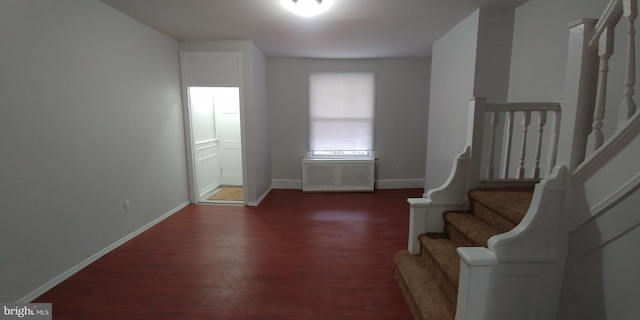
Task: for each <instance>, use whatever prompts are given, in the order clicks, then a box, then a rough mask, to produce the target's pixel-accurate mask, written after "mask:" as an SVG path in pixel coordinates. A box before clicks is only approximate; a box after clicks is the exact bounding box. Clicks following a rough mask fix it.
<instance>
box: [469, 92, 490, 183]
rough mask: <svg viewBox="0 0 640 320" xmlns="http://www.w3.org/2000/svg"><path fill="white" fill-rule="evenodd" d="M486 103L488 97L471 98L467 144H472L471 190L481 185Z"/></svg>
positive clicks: (470, 164)
mask: <svg viewBox="0 0 640 320" xmlns="http://www.w3.org/2000/svg"><path fill="white" fill-rule="evenodd" d="M486 103H487V98H480V97H475V98H472V99H470V100H469V115H468V118H467V123H468V125H467V145H470V146H471V161H470V163H469V180H468V189H469V190H472V189H476V188H478V186H479V185H480V168H481V165H482V163H481V162H482V148H483V145H482V144H483V141H482V140H483V137H484V116H485V104H486Z"/></svg>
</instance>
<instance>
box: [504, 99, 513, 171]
mask: <svg viewBox="0 0 640 320" xmlns="http://www.w3.org/2000/svg"><path fill="white" fill-rule="evenodd" d="M505 121H506V122H507V133H506V134H505V142H504V155H503V159H502V160H503V161H502V163H503V167H502V179H508V178H509V165H510V162H511V144H512V140H513V111H507V117H506V120H505Z"/></svg>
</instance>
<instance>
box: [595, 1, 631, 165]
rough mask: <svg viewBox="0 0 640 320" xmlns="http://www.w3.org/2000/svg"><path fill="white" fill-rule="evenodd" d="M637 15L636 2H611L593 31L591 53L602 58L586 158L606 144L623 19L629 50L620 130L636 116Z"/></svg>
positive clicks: (619, 110)
mask: <svg viewBox="0 0 640 320" xmlns="http://www.w3.org/2000/svg"><path fill="white" fill-rule="evenodd" d="M637 15H638V2H637V0H611V2H609V5H608V6H607V9H606V10H605V12H604V13H603V14H602V17H601V18H600V20H599V21H598V22H597V24H596V25H595V27H594V33H593V36H592V38H591V40H590V41H589V44H588V49H589V51H590V52H591V53H593V54H597V55H598V56H599V57H600V62H599V64H600V67H599V76H598V86H597V95H596V103H595V107H594V111H593V122H592V123H593V124H592V128H591V133H590V134H589V137H588V140H587V149H586V154H587V155H589V156H590V155H592V154H593V153H595V151H597V150H598V149H599V148H600V147H601V146H602V144H603V143H604V142H605V140H606V139H607V137H605V136H604V134H603V132H602V128H603V126H604V121H606V120H605V110H606V96H607V92H606V91H607V83H608V71H609V59H610V57H611V56H612V55H613V54H614V52H613V48H614V37H613V35H614V29H615V27H616V26H617V25H618V23H619V22H620V21H621V19H622V18H623V17H624V18H625V20H626V22H627V23H626V26H627V32H626V40H627V50H626V58H625V63H626V64H625V78H624V88H623V90H622V92H623V98H622V102H621V103H620V104H619V105H618V110H617V111H618V112H617V113H618V119H617V130H620V129H622V128H623V127H624V126H625V125H626V124H627V122H628V120H629V119H630V118H631V117H632V116H633V115H634V114H635V113H636V103H635V101H634V94H635V89H634V87H635V83H636V80H635V78H636V75H635V73H636V54H635V51H636V50H635V46H636V44H635V33H636V31H635V18H636V17H637Z"/></svg>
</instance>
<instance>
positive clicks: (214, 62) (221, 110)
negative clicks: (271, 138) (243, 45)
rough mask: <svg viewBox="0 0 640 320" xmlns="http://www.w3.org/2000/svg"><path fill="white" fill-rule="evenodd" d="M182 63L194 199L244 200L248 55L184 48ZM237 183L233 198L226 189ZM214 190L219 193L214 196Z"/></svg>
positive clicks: (206, 200) (190, 185)
mask: <svg viewBox="0 0 640 320" xmlns="http://www.w3.org/2000/svg"><path fill="white" fill-rule="evenodd" d="M180 67H181V73H182V83H183V106H184V114H185V131H186V132H185V133H186V142H187V145H186V147H187V166H188V167H187V170H188V177H189V199H190V201H191V202H192V203H212V202H213V203H237V204H244V202H245V201H244V199H245V196H246V192H245V190H244V189H245V188H246V187H247V183H246V179H247V176H245V175H244V174H243V172H242V171H243V169H244V165H243V163H244V161H246V160H245V159H244V156H245V155H244V154H243V151H242V150H244V145H243V142H242V134H241V133H242V113H243V108H244V107H243V100H244V99H243V88H242V54H241V53H240V52H188V51H181V52H180ZM231 187H233V188H232V189H234V190H235V192H233V195H232V196H233V198H228V195H226V194H227V193H228V192H225V193H220V192H221V190H223V189H224V188H226V189H231ZM220 188H223V189H220ZM227 191H228V190H227ZM214 193H215V194H217V195H218V196H216V197H213V200H211V198H212V195H213V194H214ZM238 194H239V195H238ZM220 196H224V197H220ZM238 199H240V200H238Z"/></svg>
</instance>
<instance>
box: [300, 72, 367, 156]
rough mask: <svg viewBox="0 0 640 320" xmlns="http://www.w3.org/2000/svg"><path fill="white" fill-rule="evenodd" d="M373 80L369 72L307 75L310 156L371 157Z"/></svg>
mask: <svg viewBox="0 0 640 320" xmlns="http://www.w3.org/2000/svg"><path fill="white" fill-rule="evenodd" d="M374 96H375V80H374V75H373V74H372V73H320V74H312V75H311V76H310V88H309V105H310V108H309V115H310V121H309V122H310V130H309V137H310V143H309V144H310V153H311V155H312V156H371V154H372V150H373V123H374Z"/></svg>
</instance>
